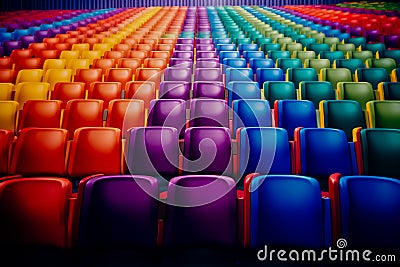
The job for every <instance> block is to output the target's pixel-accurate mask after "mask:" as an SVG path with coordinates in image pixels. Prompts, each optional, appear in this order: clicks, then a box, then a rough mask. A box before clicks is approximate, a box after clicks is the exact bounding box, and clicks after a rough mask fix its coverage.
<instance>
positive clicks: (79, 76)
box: [74, 69, 102, 90]
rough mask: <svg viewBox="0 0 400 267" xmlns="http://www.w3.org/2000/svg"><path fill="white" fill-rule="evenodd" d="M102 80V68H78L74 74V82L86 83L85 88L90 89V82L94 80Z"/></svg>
mask: <svg viewBox="0 0 400 267" xmlns="http://www.w3.org/2000/svg"><path fill="white" fill-rule="evenodd" d="M101 81H102V70H101V69H77V71H76V74H75V76H74V82H83V83H85V90H89V89H90V84H91V83H93V82H101Z"/></svg>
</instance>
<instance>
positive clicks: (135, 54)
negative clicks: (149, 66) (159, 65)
mask: <svg viewBox="0 0 400 267" xmlns="http://www.w3.org/2000/svg"><path fill="white" fill-rule="evenodd" d="M148 53H149V52H148V51H145V50H134V51H130V52H129V54H128V57H130V58H141V59H145V58H147V54H148Z"/></svg>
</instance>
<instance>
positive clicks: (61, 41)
mask: <svg viewBox="0 0 400 267" xmlns="http://www.w3.org/2000/svg"><path fill="white" fill-rule="evenodd" d="M70 37H71V35H69V34H68V33H59V34H56V38H58V39H60V43H64V41H65V39H67V38H70Z"/></svg>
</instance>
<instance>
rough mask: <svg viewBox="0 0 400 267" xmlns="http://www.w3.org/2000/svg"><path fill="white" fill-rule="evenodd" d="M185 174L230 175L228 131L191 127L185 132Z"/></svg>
mask: <svg viewBox="0 0 400 267" xmlns="http://www.w3.org/2000/svg"><path fill="white" fill-rule="evenodd" d="M184 145H185V148H184V156H185V158H184V160H183V171H184V172H185V173H199V174H215V175H231V173H232V148H231V136H230V133H229V129H227V128H224V127H192V128H188V129H186V131H185V139H184Z"/></svg>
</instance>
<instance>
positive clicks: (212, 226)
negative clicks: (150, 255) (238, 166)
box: [164, 175, 238, 258]
mask: <svg viewBox="0 0 400 267" xmlns="http://www.w3.org/2000/svg"><path fill="white" fill-rule="evenodd" d="M166 202H167V203H171V204H170V205H168V208H167V214H168V216H167V217H166V221H165V232H164V240H165V245H166V247H167V248H174V249H177V248H179V251H180V252H179V254H181V253H184V251H185V249H186V248H199V247H200V248H205V247H209V246H212V247H214V248H215V249H216V250H217V251H218V248H221V247H223V248H225V249H227V250H228V252H226V254H228V256H229V255H230V256H231V254H230V253H229V251H231V250H232V249H233V248H234V247H235V246H236V244H237V240H236V233H237V232H236V231H237V229H238V228H237V227H238V226H237V224H236V214H237V212H236V192H235V182H234V180H233V179H232V178H230V177H226V176H214V175H187V176H180V177H176V178H173V179H171V182H170V184H169V187H168V197H167V200H166ZM205 203H207V205H204V204H205ZM214 252H215V251H214ZM183 255H185V254H183ZM206 255H207V253H206ZM214 256H215V255H214ZM221 256H222V257H223V256H224V254H222V255H221ZM171 257H173V256H171ZM173 258H174V257H173Z"/></svg>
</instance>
